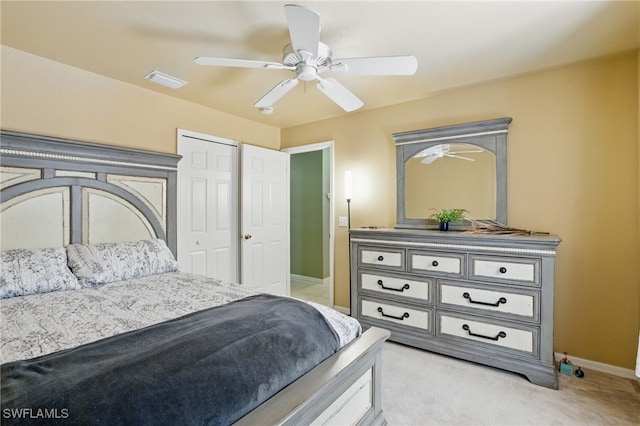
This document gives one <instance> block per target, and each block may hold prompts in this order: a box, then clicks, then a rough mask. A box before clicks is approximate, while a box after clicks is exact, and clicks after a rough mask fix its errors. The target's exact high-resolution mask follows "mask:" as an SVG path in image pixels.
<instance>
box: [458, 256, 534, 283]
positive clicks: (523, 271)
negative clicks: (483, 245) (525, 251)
mask: <svg viewBox="0 0 640 426" xmlns="http://www.w3.org/2000/svg"><path fill="white" fill-rule="evenodd" d="M469 262H470V265H471V268H470V271H469V279H472V280H482V281H490V282H505V283H514V284H521V285H532V286H540V260H538V259H519V258H508V257H490V256H475V255H471V256H470V260H469Z"/></svg>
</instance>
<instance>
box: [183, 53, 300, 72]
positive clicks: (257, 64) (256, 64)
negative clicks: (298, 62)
mask: <svg viewBox="0 0 640 426" xmlns="http://www.w3.org/2000/svg"><path fill="white" fill-rule="evenodd" d="M193 62H195V63H196V64H198V65H211V66H217V67H239V68H267V69H277V70H282V69H288V70H295V67H289V66H286V65H283V64H280V63H278V62H266V61H247V60H244V59H227V58H209V57H206V56H198V57H197V58H195V59H194V60H193Z"/></svg>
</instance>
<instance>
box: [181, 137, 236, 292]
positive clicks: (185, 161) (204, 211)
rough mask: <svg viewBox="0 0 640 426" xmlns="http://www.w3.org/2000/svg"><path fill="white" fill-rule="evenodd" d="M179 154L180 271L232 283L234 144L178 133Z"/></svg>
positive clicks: (234, 241) (234, 191) (234, 233)
mask: <svg viewBox="0 0 640 426" xmlns="http://www.w3.org/2000/svg"><path fill="white" fill-rule="evenodd" d="M178 154H180V155H182V157H183V158H182V159H181V160H180V162H179V163H178V262H179V264H180V269H181V270H182V271H183V272H191V273H194V274H200V275H206V276H209V277H214V278H218V279H221V280H223V281H232V282H237V280H238V235H239V233H238V186H237V181H238V179H237V176H238V146H237V143H236V142H234V141H231V140H228V139H222V138H217V137H213V136H208V135H203V134H200V133H195V132H189V131H186V130H181V129H179V130H178Z"/></svg>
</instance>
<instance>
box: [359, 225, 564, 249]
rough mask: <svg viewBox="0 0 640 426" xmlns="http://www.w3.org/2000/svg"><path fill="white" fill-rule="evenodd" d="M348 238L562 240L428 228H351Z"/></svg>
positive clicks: (527, 242) (538, 242) (500, 241)
mask: <svg viewBox="0 0 640 426" xmlns="http://www.w3.org/2000/svg"><path fill="white" fill-rule="evenodd" d="M349 235H350V238H352V239H357V238H375V239H392V240H407V241H429V242H434V243H437V242H441V243H454V244H497V245H512V244H513V245H533V246H538V245H540V246H552V247H555V246H557V245H558V244H560V242H561V241H562V240H561V239H560V237H558V236H557V235H554V234H539V233H535V234H525V235H522V234H507V235H505V234H497V233H473V232H469V231H438V230H428V229H397V228H352V229H350V230H349Z"/></svg>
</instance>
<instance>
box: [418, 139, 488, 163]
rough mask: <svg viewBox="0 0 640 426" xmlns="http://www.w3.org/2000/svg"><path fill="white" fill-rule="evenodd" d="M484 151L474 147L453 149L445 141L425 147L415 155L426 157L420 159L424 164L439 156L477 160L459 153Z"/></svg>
mask: <svg viewBox="0 0 640 426" xmlns="http://www.w3.org/2000/svg"><path fill="white" fill-rule="evenodd" d="M482 151H484V150H482V149H472V150H467V151H451V145H450V144H448V143H445V144H442V145H436V146H432V147H429V148H426V149H423V150H422V151H420V152H419V153H417V154H416V155H414V158H422V157H424V158H423V159H422V161H420V162H421V163H422V164H431V163H433V162H434V161H436V160H437V159H438V158H443V157H453V158H459V159H461V160H467V161H476V160H474V159H473V158H468V157H463V156H461V155H458V154H471V153H474V152H482Z"/></svg>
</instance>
